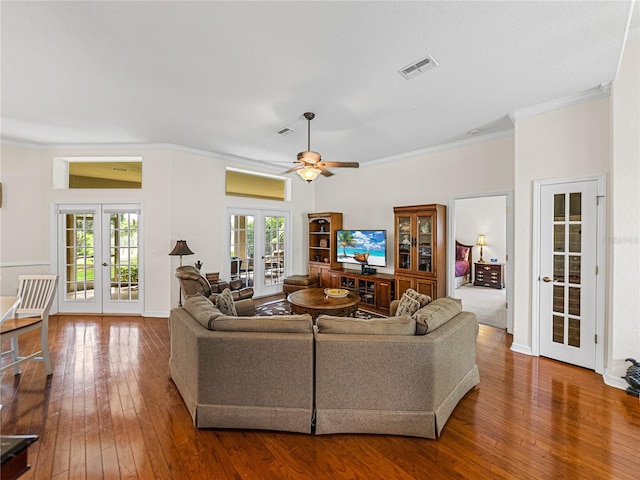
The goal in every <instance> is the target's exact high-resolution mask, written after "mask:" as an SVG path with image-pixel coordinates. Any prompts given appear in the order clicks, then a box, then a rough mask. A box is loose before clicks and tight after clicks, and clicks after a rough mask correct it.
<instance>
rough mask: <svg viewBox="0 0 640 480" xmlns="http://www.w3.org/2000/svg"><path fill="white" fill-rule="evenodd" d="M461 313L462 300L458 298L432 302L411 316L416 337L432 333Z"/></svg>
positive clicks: (446, 298)
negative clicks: (414, 325)
mask: <svg viewBox="0 0 640 480" xmlns="http://www.w3.org/2000/svg"><path fill="white" fill-rule="evenodd" d="M461 311H462V300H460V299H459V298H451V297H444V298H438V299H437V300H434V301H433V302H431V303H430V304H428V305H427V306H426V307H423V308H421V309H420V310H418V311H417V312H416V313H415V314H414V315H413V318H414V319H415V321H416V335H426V334H427V333H429V332H433V331H434V330H435V329H436V328H438V327H440V326H442V325H443V324H445V323H447V322H448V321H449V320H451V319H452V318H453V317H455V316H456V315H458V314H459V313H460V312H461Z"/></svg>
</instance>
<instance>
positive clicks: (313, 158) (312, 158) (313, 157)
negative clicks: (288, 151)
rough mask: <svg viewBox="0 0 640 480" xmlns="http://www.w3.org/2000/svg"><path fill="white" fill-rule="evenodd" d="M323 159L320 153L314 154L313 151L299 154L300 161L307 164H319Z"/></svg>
mask: <svg viewBox="0 0 640 480" xmlns="http://www.w3.org/2000/svg"><path fill="white" fill-rule="evenodd" d="M321 159H322V157H321V156H320V154H319V153H318V152H312V151H311V150H305V151H304V152H300V153H299V154H298V160H300V161H304V162H307V163H313V164H316V163H318V162H319V161H320V160H321Z"/></svg>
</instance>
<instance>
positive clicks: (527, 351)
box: [511, 343, 533, 355]
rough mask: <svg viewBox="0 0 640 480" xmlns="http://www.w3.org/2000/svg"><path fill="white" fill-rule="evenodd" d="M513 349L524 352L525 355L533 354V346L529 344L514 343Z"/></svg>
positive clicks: (513, 350)
mask: <svg viewBox="0 0 640 480" xmlns="http://www.w3.org/2000/svg"><path fill="white" fill-rule="evenodd" d="M511 351H512V352H516V353H523V354H525V355H533V352H532V351H531V347H530V346H529V345H522V344H520V343H512V344H511Z"/></svg>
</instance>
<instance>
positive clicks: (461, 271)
mask: <svg viewBox="0 0 640 480" xmlns="http://www.w3.org/2000/svg"><path fill="white" fill-rule="evenodd" d="M472 252H473V246H472V245H464V244H462V243H460V242H458V241H457V240H456V288H459V287H461V286H462V285H465V284H467V283H470V282H471V265H473V260H472V258H471V254H472Z"/></svg>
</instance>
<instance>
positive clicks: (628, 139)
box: [607, 6, 640, 377]
mask: <svg viewBox="0 0 640 480" xmlns="http://www.w3.org/2000/svg"><path fill="white" fill-rule="evenodd" d="M636 8H638V6H636ZM639 112H640V39H639V38H637V37H636V38H634V39H632V40H631V41H629V42H628V43H627V46H626V48H625V51H624V55H623V59H622V64H621V66H620V71H619V73H618V78H617V79H616V81H615V82H614V84H613V89H612V95H611V120H612V121H611V138H612V142H611V145H612V149H611V172H612V174H611V183H610V185H611V196H610V202H609V216H610V229H611V233H610V236H609V239H610V242H609V245H610V268H609V278H610V292H611V295H610V301H609V303H608V314H609V315H608V316H609V318H610V320H611V322H610V329H609V332H608V333H609V339H608V340H609V341H608V344H607V345H608V347H609V354H608V360H609V362H610V363H609V366H608V368H607V370H608V372H609V374H610V375H611V376H612V377H620V376H622V375H624V373H625V372H626V369H627V368H628V367H629V363H625V361H624V359H625V358H629V357H631V358H636V359H640V321H639V320H638V314H639V312H640V241H639V239H640V113H639Z"/></svg>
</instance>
